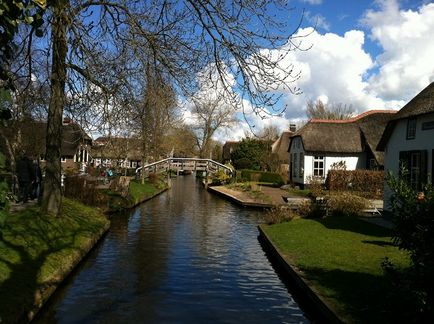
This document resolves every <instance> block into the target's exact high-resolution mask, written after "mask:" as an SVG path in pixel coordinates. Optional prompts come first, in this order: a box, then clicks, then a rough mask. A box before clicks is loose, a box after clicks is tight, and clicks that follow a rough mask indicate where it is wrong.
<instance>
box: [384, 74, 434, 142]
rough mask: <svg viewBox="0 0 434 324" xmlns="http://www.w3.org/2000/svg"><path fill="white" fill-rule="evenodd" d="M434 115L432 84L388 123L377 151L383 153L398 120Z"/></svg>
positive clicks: (433, 88) (433, 86)
mask: <svg viewBox="0 0 434 324" xmlns="http://www.w3.org/2000/svg"><path fill="white" fill-rule="evenodd" d="M429 113H434V82H432V83H431V84H430V85H428V86H427V87H426V88H425V89H423V90H422V91H421V92H420V93H419V94H418V95H416V97H414V98H413V99H411V100H410V101H409V102H408V103H407V104H406V105H405V106H404V107H402V108H401V110H399V111H398V113H396V115H395V116H394V117H393V118H392V119H391V120H390V122H389V123H388V125H387V127H386V129H385V131H384V133H383V136H382V137H381V140H380V141H379V143H378V146H377V149H378V150H380V151H384V148H385V147H386V144H387V141H388V140H389V137H390V135H391V134H392V132H393V129H394V128H395V125H396V122H397V121H398V120H400V119H405V118H411V117H416V116H420V115H425V114H429Z"/></svg>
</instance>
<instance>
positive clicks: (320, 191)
mask: <svg viewBox="0 0 434 324" xmlns="http://www.w3.org/2000/svg"><path fill="white" fill-rule="evenodd" d="M307 183H308V187H309V189H310V194H311V196H312V197H313V198H316V197H322V196H324V189H325V186H324V179H323V178H322V177H314V176H309V177H307Z"/></svg>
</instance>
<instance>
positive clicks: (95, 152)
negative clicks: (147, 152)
mask: <svg viewBox="0 0 434 324" xmlns="http://www.w3.org/2000/svg"><path fill="white" fill-rule="evenodd" d="M91 155H92V157H93V158H105V159H125V158H128V159H129V160H136V161H139V160H141V159H142V143H141V140H140V139H138V138H128V137H99V138H97V139H96V140H95V141H94V146H93V147H92V153H91Z"/></svg>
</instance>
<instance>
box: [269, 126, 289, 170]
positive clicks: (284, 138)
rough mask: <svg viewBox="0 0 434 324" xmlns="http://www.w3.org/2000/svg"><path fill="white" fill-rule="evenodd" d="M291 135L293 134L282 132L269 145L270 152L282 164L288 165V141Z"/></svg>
mask: <svg viewBox="0 0 434 324" xmlns="http://www.w3.org/2000/svg"><path fill="white" fill-rule="evenodd" d="M293 134H294V132H291V131H284V132H283V133H282V135H280V136H279V138H278V139H277V140H276V141H275V142H274V143H273V144H272V145H271V152H272V153H275V154H277V155H278V156H279V160H280V161H282V162H283V163H288V148H289V139H290V137H291V136H292V135H293Z"/></svg>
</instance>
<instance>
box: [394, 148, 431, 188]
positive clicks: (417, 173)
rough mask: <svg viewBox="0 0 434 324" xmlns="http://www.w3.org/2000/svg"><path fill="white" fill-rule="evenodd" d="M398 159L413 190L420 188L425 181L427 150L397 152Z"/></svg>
mask: <svg viewBox="0 0 434 324" xmlns="http://www.w3.org/2000/svg"><path fill="white" fill-rule="evenodd" d="M399 161H400V166H401V167H402V168H403V170H401V171H405V173H404V174H405V176H406V179H407V181H408V183H409V184H410V186H411V187H412V188H413V189H414V190H421V189H422V185H423V184H425V183H426V182H427V151H426V150H421V151H402V152H399Z"/></svg>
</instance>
